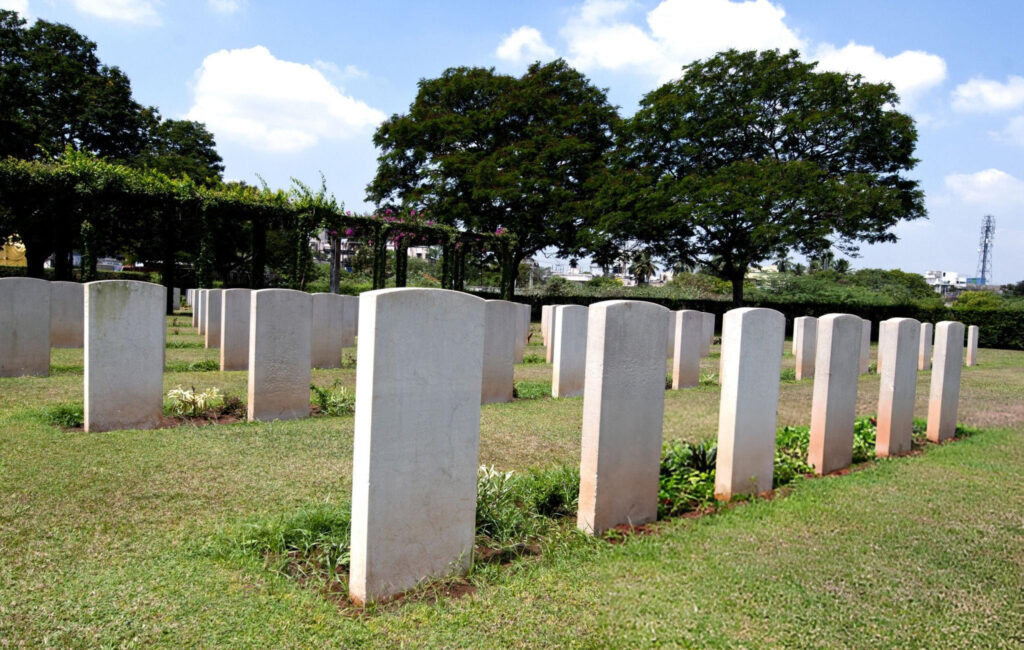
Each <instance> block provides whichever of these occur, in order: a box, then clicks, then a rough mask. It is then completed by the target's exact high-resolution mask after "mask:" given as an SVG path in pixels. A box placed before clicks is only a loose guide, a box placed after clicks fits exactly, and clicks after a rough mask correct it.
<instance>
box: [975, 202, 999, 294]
mask: <svg viewBox="0 0 1024 650" xmlns="http://www.w3.org/2000/svg"><path fill="white" fill-rule="evenodd" d="M995 237H996V218H995V217H993V216H992V215H990V214H987V215H985V217H984V218H983V219H982V220H981V240H980V241H979V242H978V277H979V278H981V283H982V284H983V285H984V284H988V283H989V281H990V280H991V279H992V246H993V242H994V241H995Z"/></svg>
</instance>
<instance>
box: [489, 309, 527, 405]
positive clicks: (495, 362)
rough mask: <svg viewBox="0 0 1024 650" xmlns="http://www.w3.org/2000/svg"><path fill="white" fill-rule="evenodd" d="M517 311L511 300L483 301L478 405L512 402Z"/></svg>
mask: <svg viewBox="0 0 1024 650" xmlns="http://www.w3.org/2000/svg"><path fill="white" fill-rule="evenodd" d="M517 311H518V307H516V305H515V303H512V302H508V301H507V300H488V301H486V304H485V312H486V320H485V325H484V356H483V381H482V385H481V387H480V403H481V404H495V403H499V402H511V401H512V394H513V390H514V383H515V380H514V373H515V363H516V357H515V353H516V351H515V337H516V327H517V326H516V322H517V320H518V318H517V315H516V312H517Z"/></svg>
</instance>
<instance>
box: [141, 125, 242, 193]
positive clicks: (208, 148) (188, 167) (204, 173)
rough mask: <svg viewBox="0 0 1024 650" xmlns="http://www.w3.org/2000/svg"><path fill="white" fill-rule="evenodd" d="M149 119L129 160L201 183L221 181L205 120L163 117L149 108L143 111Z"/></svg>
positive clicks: (220, 168)
mask: <svg viewBox="0 0 1024 650" xmlns="http://www.w3.org/2000/svg"><path fill="white" fill-rule="evenodd" d="M144 114H145V117H146V119H147V121H148V125H147V128H146V142H145V144H144V146H143V149H142V151H141V152H140V153H139V154H138V155H137V156H136V157H135V159H134V160H133V161H132V162H133V165H135V166H137V167H145V168H147V169H153V170H156V171H158V172H160V173H162V174H166V175H167V176H170V177H171V178H184V177H186V176H187V177H188V178H191V179H192V180H193V181H195V182H196V183H199V184H200V185H208V186H213V185H217V184H219V183H220V182H221V175H222V174H223V173H224V165H223V160H222V159H221V157H220V154H219V153H217V143H216V141H215V140H214V139H213V134H212V133H210V132H209V131H208V130H207V129H206V126H205V125H204V124H202V123H201V122H193V121H191V120H165V119H163V118H162V117H161V116H160V114H159V113H158V112H157V111H156V110H154V109H152V108H149V109H146V110H145V111H144Z"/></svg>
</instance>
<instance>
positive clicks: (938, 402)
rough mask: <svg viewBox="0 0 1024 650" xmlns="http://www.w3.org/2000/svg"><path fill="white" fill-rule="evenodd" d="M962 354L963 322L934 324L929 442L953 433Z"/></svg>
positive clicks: (929, 399)
mask: <svg viewBox="0 0 1024 650" xmlns="http://www.w3.org/2000/svg"><path fill="white" fill-rule="evenodd" d="M963 354H964V325H963V323H958V322H956V321H942V322H941V323H939V324H937V325H936V326H935V352H934V358H933V365H932V384H931V390H930V392H929V396H928V439H929V440H931V441H932V442H942V441H943V440H948V439H950V438H952V437H954V436H956V418H957V411H958V410H959V408H960V373H961V366H962V365H963Z"/></svg>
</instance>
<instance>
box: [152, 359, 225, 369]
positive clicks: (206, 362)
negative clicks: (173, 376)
mask: <svg viewBox="0 0 1024 650" xmlns="http://www.w3.org/2000/svg"><path fill="white" fill-rule="evenodd" d="M164 370H165V371H167V372H209V371H213V370H220V362H219V361H217V360H216V359H203V360H202V361H193V362H191V363H189V362H187V361H172V362H171V363H168V364H167V366H166V367H165V368H164Z"/></svg>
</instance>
